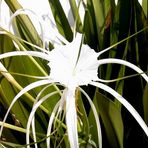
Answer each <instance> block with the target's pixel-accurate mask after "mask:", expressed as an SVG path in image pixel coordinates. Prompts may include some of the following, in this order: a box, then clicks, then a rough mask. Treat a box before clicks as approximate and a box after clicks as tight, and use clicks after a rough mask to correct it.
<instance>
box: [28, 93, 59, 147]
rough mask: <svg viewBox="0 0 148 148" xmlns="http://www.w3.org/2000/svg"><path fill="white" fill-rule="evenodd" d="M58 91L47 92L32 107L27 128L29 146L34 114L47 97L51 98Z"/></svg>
mask: <svg viewBox="0 0 148 148" xmlns="http://www.w3.org/2000/svg"><path fill="white" fill-rule="evenodd" d="M57 93H58V91H54V92H52V93H50V94H47V95H46V96H44V97H43V98H41V99H40V100H39V101H37V102H36V103H35V104H34V105H33V107H32V110H31V112H30V115H29V118H28V122H27V128H26V144H27V148H30V146H29V143H30V141H29V134H30V126H31V123H32V121H33V119H34V114H35V112H36V110H37V109H38V107H39V106H40V105H41V104H42V103H43V102H44V101H46V100H47V99H49V98H50V97H51V96H53V95H55V94H57ZM33 135H34V136H35V133H33Z"/></svg>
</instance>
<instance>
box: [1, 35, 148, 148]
mask: <svg viewBox="0 0 148 148" xmlns="http://www.w3.org/2000/svg"><path fill="white" fill-rule="evenodd" d="M81 39H82V35H81V34H79V33H77V35H76V37H75V38H74V40H73V41H72V42H71V43H67V44H66V45H61V46H57V47H56V48H54V49H53V50H52V51H51V52H49V51H44V52H37V51H14V52H8V53H4V54H1V55H0V59H3V58H7V57H11V56H22V55H25V56H34V57H39V58H41V59H44V60H47V61H48V62H49V63H48V65H49V67H50V73H49V76H48V77H45V78H44V79H43V80H39V81H37V82H34V83H31V84H29V85H28V86H26V87H25V88H24V89H23V90H21V91H20V92H19V93H18V94H17V95H16V97H15V98H14V99H13V101H12V103H11V105H10V107H9V109H8V110H7V113H6V115H5V117H4V119H3V123H5V121H6V118H7V116H8V113H9V112H10V110H11V108H12V106H13V105H14V103H15V102H16V101H17V100H18V99H19V98H20V97H21V96H22V95H23V94H24V93H26V92H28V91H29V90H31V89H33V88H35V87H38V86H41V85H49V84H51V83H57V85H62V86H64V87H65V89H64V90H62V91H61V92H62V95H61V99H60V100H59V102H57V104H56V105H55V108H54V109H53V112H52V114H51V116H50V119H49V125H48V128H47V140H46V142H47V147H48V148H49V147H50V134H51V130H52V127H53V122H54V120H55V119H57V118H58V117H60V114H61V112H62V110H65V119H66V127H67V134H68V138H69V143H70V147H71V148H78V147H79V142H78V130H77V123H78V115H77V110H76V96H75V91H76V89H79V90H80V91H81V92H82V93H83V94H84V95H85V96H86V98H87V99H88V101H89V103H90V105H91V107H92V110H93V113H94V116H95V120H96V125H97V132H98V142H99V148H101V147H102V137H101V127H100V123H99V118H98V114H97V111H96V109H95V106H94V104H93V103H92V101H91V99H90V98H89V96H88V95H87V93H86V92H85V91H84V90H83V89H82V88H80V86H83V85H88V84H90V85H93V86H96V87H98V88H100V89H102V90H105V91H107V92H108V93H110V94H111V95H113V96H114V97H115V98H116V99H118V100H119V101H120V102H121V103H122V104H123V105H124V106H125V107H126V108H127V110H128V111H129V112H130V113H131V114H132V115H133V117H134V118H135V119H136V120H137V122H138V123H139V125H140V126H141V127H142V129H143V130H144V132H145V134H146V135H147V136H148V127H147V125H146V124H145V122H144V121H143V119H142V118H141V116H140V115H139V114H138V112H137V111H136V110H135V109H134V108H133V107H132V105H131V104H130V103H129V102H127V101H126V100H125V99H124V98H123V97H122V96H121V95H120V94H118V93H117V92H116V91H115V90H113V89H112V88H111V87H109V86H107V85H105V84H103V82H106V81H105V80H102V79H99V78H98V68H99V66H101V65H102V64H108V63H116V64H121V65H125V66H128V67H130V68H131V69H133V70H135V71H136V72H138V73H139V74H140V75H141V76H142V77H143V78H144V79H145V80H146V82H148V76H147V75H146V74H145V73H143V71H142V70H141V69H140V68H138V67H137V66H135V65H134V64H132V63H129V62H127V61H124V60H120V59H111V58H108V59H101V60H98V57H99V56H100V54H102V53H104V52H106V51H107V50H108V49H105V50H103V51H101V52H99V53H97V52H95V51H94V50H93V49H91V48H90V47H89V46H87V45H85V44H83V43H82V41H81ZM44 89H46V87H45V88H44ZM44 89H43V90H42V91H41V92H40V93H39V94H38V96H37V99H36V102H35V103H34V105H33V107H32V111H31V113H30V116H29V119H28V123H27V133H26V143H27V144H29V143H30V141H29V134H30V126H31V125H34V119H35V112H36V110H37V108H38V107H39V106H40V105H41V104H42V103H43V102H44V101H45V100H47V99H48V98H49V97H51V96H52V95H55V94H56V93H57V91H55V92H53V93H50V94H48V95H46V96H44V97H42V98H41V97H40V95H41V94H42V92H43V91H44ZM2 131H3V126H1V130H0V135H1V134H2ZM32 133H33V137H34V138H33V139H34V141H35V142H36V134H35V128H32ZM29 147H30V146H29V145H28V148H29ZM35 147H37V145H35Z"/></svg>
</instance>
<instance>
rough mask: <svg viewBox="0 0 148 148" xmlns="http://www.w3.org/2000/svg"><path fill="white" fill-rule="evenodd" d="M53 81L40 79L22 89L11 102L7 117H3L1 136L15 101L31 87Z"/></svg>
mask: <svg viewBox="0 0 148 148" xmlns="http://www.w3.org/2000/svg"><path fill="white" fill-rule="evenodd" d="M52 82H53V81H51V80H40V81H37V82H34V83H31V84H29V85H28V86H26V87H25V88H24V89H22V90H21V91H20V92H19V93H18V94H17V95H16V96H15V97H14V99H13V100H12V102H11V104H10V106H9V108H8V110H7V112H6V114H5V117H4V119H3V125H2V126H1V128H0V137H1V135H2V131H3V127H4V123H5V121H6V119H7V117H8V114H9V112H10V110H11V108H12V107H13V105H14V104H15V102H16V101H17V100H18V99H19V98H20V97H21V96H22V95H23V94H25V93H26V92H28V91H29V90H31V89H33V88H36V87H38V86H42V85H45V84H50V83H52Z"/></svg>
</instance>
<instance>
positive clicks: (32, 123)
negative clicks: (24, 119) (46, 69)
mask: <svg viewBox="0 0 148 148" xmlns="http://www.w3.org/2000/svg"><path fill="white" fill-rule="evenodd" d="M50 86H51V85H47V86H46V87H44V88H43V89H42V90H41V91H40V92H39V94H38V95H37V97H36V99H35V102H34V106H35V104H36V103H37V102H38V100H39V99H40V97H41V95H42V93H43V92H44V91H45V90H46V89H47V88H48V87H50ZM49 97H50V96H49ZM34 106H33V107H34ZM33 107H32V110H33ZM28 121H29V119H28ZM31 127H32V135H33V140H34V142H35V148H37V143H36V142H37V139H36V130H35V116H34V117H33V119H32V122H31ZM28 133H29V132H28ZM28 143H29V142H28Z"/></svg>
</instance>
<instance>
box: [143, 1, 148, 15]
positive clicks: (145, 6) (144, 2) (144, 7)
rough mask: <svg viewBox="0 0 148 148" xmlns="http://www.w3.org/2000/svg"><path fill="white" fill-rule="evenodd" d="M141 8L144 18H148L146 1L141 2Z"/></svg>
mask: <svg viewBox="0 0 148 148" xmlns="http://www.w3.org/2000/svg"><path fill="white" fill-rule="evenodd" d="M142 8H143V10H144V13H145V16H146V17H148V1H147V0H142Z"/></svg>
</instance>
